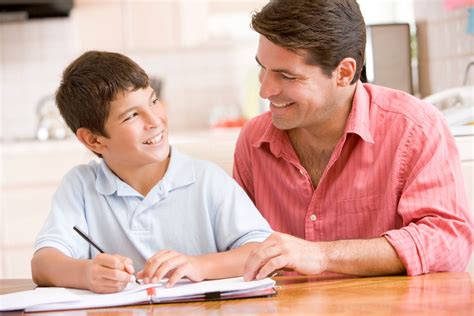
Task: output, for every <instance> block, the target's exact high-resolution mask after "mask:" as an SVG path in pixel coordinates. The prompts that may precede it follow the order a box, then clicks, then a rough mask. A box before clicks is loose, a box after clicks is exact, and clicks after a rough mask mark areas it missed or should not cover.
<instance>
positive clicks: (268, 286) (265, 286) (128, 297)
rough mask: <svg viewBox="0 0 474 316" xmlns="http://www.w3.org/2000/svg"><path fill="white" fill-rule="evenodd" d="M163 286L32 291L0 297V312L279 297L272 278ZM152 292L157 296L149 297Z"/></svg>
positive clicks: (188, 282)
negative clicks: (112, 290)
mask: <svg viewBox="0 0 474 316" xmlns="http://www.w3.org/2000/svg"><path fill="white" fill-rule="evenodd" d="M163 284H164V283H157V284H147V285H137V284H133V283H130V284H129V285H128V286H127V287H126V288H125V289H124V290H123V291H121V292H119V293H113V294H96V293H93V292H90V291H86V290H77V289H67V288H41V287H40V288H36V289H35V290H31V291H23V292H17V293H11V294H5V295H0V311H11V310H25V312H38V311H53V310H67V309H81V308H98V307H111V306H124V305H138V304H154V303H165V302H190V301H200V300H218V299H234V298H247V297H258V296H271V295H274V294H275V293H276V291H275V289H274V288H273V287H274V285H275V281H274V280H272V279H270V278H266V279H263V280H258V281H250V282H245V281H244V280H243V278H242V277H238V278H230V279H221V280H212V281H203V282H197V283H193V282H190V281H188V280H181V281H180V282H178V283H177V284H176V285H175V286H173V287H171V288H165V287H164V286H163ZM150 289H151V290H150ZM152 292H154V294H152V295H150V294H151V293H152Z"/></svg>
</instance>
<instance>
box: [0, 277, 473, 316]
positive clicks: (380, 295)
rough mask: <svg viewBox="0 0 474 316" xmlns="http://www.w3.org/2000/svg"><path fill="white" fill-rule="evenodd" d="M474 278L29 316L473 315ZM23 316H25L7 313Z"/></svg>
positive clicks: (340, 285)
mask: <svg viewBox="0 0 474 316" xmlns="http://www.w3.org/2000/svg"><path fill="white" fill-rule="evenodd" d="M472 277H473V275H471V274H469V273H467V272H466V273H435V274H429V275H422V276H417V277H407V276H390V277H370V278H350V277H347V276H313V277H288V276H285V277H283V276H279V277H275V280H276V281H277V285H278V295H276V296H274V297H268V298H253V299H242V300H229V301H212V302H199V303H175V304H157V305H142V306H127V307H116V308H106V309H90V310H76V311H60V312H54V313H52V312H48V313H34V314H31V315H34V316H40V315H46V314H48V315H50V314H52V315H75V316H78V315H81V316H83V315H88V316H104V315H107V316H109V315H118V316H135V315H137V316H142V315H154V314H156V315H176V314H185V315H196V314H208V315H235V314H251V315H303V314H311V315H429V316H433V315H469V316H473V315H474V291H473V280H472ZM32 288H34V284H33V283H32V281H31V280H0V294H5V293H10V292H15V291H19V290H28V289H32ZM5 314H6V315H21V314H23V313H19V312H16V313H5Z"/></svg>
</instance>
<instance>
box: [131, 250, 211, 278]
mask: <svg viewBox="0 0 474 316" xmlns="http://www.w3.org/2000/svg"><path fill="white" fill-rule="evenodd" d="M165 276H168V283H167V284H166V286H167V287H171V286H173V285H174V284H175V283H176V282H177V281H178V280H180V279H182V278H184V277H186V278H188V279H189V280H191V281H194V282H199V281H202V280H204V278H205V269H204V262H203V261H202V260H201V259H200V258H199V257H195V256H187V255H184V254H181V253H179V252H176V251H172V250H162V251H160V252H158V253H156V254H155V255H153V257H151V258H149V259H148V260H147V262H146V263H145V266H144V267H143V270H142V271H140V272H138V273H137V277H138V278H143V281H144V283H145V284H148V283H150V282H151V283H157V282H159V281H160V280H161V279H162V278H164V277H165Z"/></svg>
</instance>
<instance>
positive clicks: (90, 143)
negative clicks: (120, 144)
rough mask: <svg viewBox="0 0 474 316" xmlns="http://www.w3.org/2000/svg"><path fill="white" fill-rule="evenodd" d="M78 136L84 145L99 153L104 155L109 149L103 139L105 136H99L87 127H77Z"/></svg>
mask: <svg viewBox="0 0 474 316" xmlns="http://www.w3.org/2000/svg"><path fill="white" fill-rule="evenodd" d="M76 137H77V139H78V140H79V141H80V142H81V143H82V144H83V145H84V146H86V147H87V148H88V149H89V150H91V151H93V152H95V153H97V154H101V155H102V154H103V153H104V151H105V150H106V149H107V146H106V145H105V144H104V142H103V141H102V140H103V138H104V136H99V135H97V134H95V133H93V132H91V131H90V130H89V129H87V128H84V127H81V128H79V129H77V131H76Z"/></svg>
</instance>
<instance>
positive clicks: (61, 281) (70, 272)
mask: <svg viewBox="0 0 474 316" xmlns="http://www.w3.org/2000/svg"><path fill="white" fill-rule="evenodd" d="M31 272H32V275H33V281H34V282H35V283H36V284H38V285H40V286H59V287H71V288H78V289H88V290H91V291H94V292H97V293H114V292H118V291H120V290H122V289H123V288H125V286H126V285H127V283H128V282H130V281H132V277H133V266H132V263H131V260H130V259H129V258H126V257H122V256H118V255H108V254H100V255H98V256H96V257H95V258H94V259H93V260H86V259H74V258H71V257H68V256H66V255H65V254H63V253H62V252H61V251H59V250H57V249H54V248H49V247H47V248H41V249H40V250H38V251H37V252H36V253H35V254H34V256H33V259H32V260H31Z"/></svg>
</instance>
